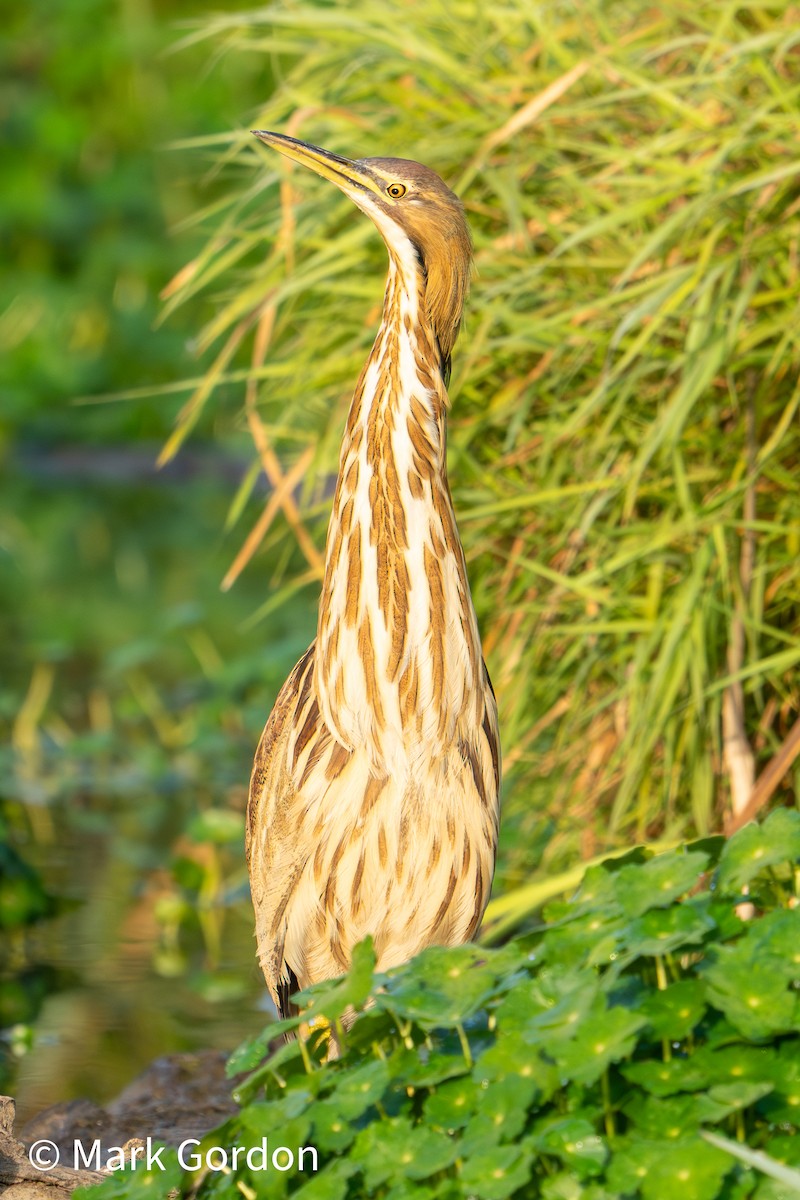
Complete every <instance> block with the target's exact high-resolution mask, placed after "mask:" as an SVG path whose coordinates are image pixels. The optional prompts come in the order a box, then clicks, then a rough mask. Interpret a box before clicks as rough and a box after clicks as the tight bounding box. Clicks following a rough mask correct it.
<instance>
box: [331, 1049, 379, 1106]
mask: <svg viewBox="0 0 800 1200" xmlns="http://www.w3.org/2000/svg"><path fill="white" fill-rule="evenodd" d="M389 1079H390V1074H389V1067H388V1065H387V1063H385V1062H383V1061H382V1060H381V1059H377V1060H373V1061H372V1062H367V1063H365V1064H364V1065H363V1066H361V1067H358V1068H357V1069H355V1070H352V1071H347V1072H342V1074H341V1075H339V1076H338V1078H337V1081H336V1088H335V1090H334V1091H333V1092H332V1093H331V1095H330V1096H329V1097H328V1099H329V1101H330V1102H331V1104H336V1105H337V1106H338V1108H339V1111H340V1113H341V1115H342V1116H343V1117H344V1118H345V1119H346V1120H348V1121H352V1120H354V1119H355V1118H356V1117H360V1116H361V1114H362V1113H364V1112H366V1110H367V1109H368V1108H370V1107H371V1105H373V1104H375V1103H376V1101H378V1100H380V1098H381V1096H382V1095H383V1094H384V1092H385V1091H386V1088H387V1087H388V1084H389Z"/></svg>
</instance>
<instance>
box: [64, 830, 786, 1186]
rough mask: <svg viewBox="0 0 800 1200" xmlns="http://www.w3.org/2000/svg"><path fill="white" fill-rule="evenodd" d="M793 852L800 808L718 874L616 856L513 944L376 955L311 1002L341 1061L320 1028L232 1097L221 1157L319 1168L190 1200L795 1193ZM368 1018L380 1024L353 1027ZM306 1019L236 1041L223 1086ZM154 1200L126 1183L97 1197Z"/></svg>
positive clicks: (210, 1180) (761, 833)
mask: <svg viewBox="0 0 800 1200" xmlns="http://www.w3.org/2000/svg"><path fill="white" fill-rule="evenodd" d="M756 835H757V840H758V844H759V846H760V847H761V848H762V849H763V850H764V860H765V865H764V866H762V868H761V871H760V872H759V873H758V874H753V875H752V876H751V877H750V879H751V894H752V895H753V896H760V897H763V896H767V897H768V900H767V901H766V902H764V905H763V908H761V909H760V910H759V911H758V913H757V915H756V916H755V917H754V918H753V919H751V920H747V921H744V920H741V919H739V918H738V917H737V916H736V915H735V910H736V906H737V904H738V903H739V902H740V901H741V894H740V892H739V890H738V887H737V886H736V884H731V883H730V882H727V883H726V879H727V880H730V878H731V875H730V866H729V864H730V863H731V862H736V861H739V857H740V856H746V855H747V854H748V853H749V847H751V846H752V844H753V840H754V838H755V837H756ZM798 835H800V814H797V813H790V812H786V811H783V812H781V811H779V812H776V813H774V814H773V815H772V816H771V817H770V818H769V819H768V820H767V821H766V822H765V823H764V825H762V826H761V827H760V828H758V829H757V830H756V829H755V828H754V827H752V826H748V827H747V828H746V829H744V830H742V831H741V832H740V833H739V834H737V835H736V837H734V838H733V839H732V840H731V842H730V843H729V844H728V845H727V846H726V848H725V851H724V853H723V854H722V856H721V857H720V859H719V862H717V861H716V858H717V854H716V853H715V851H718V850H719V846H718V844H717V843H713V844H712V847H711V848H710V849H703V848H700V847H699V846H697V845H695V846H688V847H681V848H679V849H676V850H673V851H670V852H667V853H665V854H662V855H659V856H656V857H651V858H646V859H645V860H644V861H642V862H638V863H632V862H628V863H626V864H624V865H622V866H620V865H619V863H617V862H614V861H609V862H607V863H605V864H603V865H601V866H599V867H595V868H593V869H591V870H589V871H587V873H586V877H585V879H584V882H583V884H582V885H581V887H580V888H579V889H578V891H577V892H576V894H575V895H574V896H573V897H572V899H571V900H569V901H567V902H563V903H559V904H554V905H552V906H551V909H550V910H549V911H548V913H547V914H546V918H547V919H546V920H545V922H544V923H543V924H542V925H541V926H540V928H539V929H538V930H537V931H536V932H535V933H532V934H529V935H527V936H526V937H524V938H520V939H518V940H516V941H514V942H511V943H509V944H508V945H506V946H504V947H501V948H500V949H497V950H487V949H482V948H480V947H478V946H459V947H454V948H452V949H440V948H431V949H429V950H426V951H424V952H423V953H422V954H420V955H418V956H417V958H416V959H414V960H413V961H412V962H411V963H409V964H408V965H406V966H404V967H399V968H396V969H394V970H391V971H388V972H387V973H385V974H378V975H374V977H373V971H374V961H375V960H374V954H373V951H372V947H371V945H370V944H369V943H368V942H367V943H365V944H363V945H362V946H361V947H359V949H358V954H357V960H356V961H355V962H354V966H353V970H352V972H351V974H350V975H349V976H348V977H346V978H345V979H343V980H341V981H337V982H335V983H333V984H331V983H323V984H319V985H317V986H315V987H313V988H310V989H308V991H307V992H305V993H304V994H303V995H302V996H301V997H300V1002H301V1003H303V1004H305V1005H307V1006H308V1005H310V1006H311V1008H312V1012H314V1013H316V1014H324V1015H325V1016H326V1017H327V1018H328V1019H329V1020H330V1021H331V1022H333V1023H334V1025H335V1026H336V1027H337V1030H338V1037H339V1040H340V1043H341V1047H342V1051H343V1052H342V1056H341V1057H340V1058H339V1059H337V1060H336V1061H334V1062H325V1061H324V1053H325V1045H326V1041H325V1039H324V1038H320V1036H319V1035H318V1034H316V1033H312V1035H311V1038H310V1040H309V1041H308V1042H306V1043H303V1042H298V1041H292V1042H289V1043H288V1044H284V1045H282V1046H280V1047H279V1048H278V1049H277V1050H273V1052H272V1053H271V1055H270V1056H269V1057H268V1058H267V1060H266V1061H265V1062H264V1063H263V1064H261V1065H259V1066H256V1068H255V1070H254V1071H252V1072H251V1074H250V1075H249V1076H248V1077H247V1078H246V1079H244V1081H241V1082H239V1083H238V1084H237V1090H236V1093H235V1094H236V1096H237V1099H238V1100H239V1102H240V1104H241V1105H242V1108H241V1111H240V1113H239V1114H238V1115H237V1116H236V1117H234V1118H233V1119H231V1120H230V1121H229V1122H227V1124H226V1125H224V1126H222V1128H221V1129H219V1130H216V1131H214V1132H213V1133H211V1134H209V1135H207V1137H206V1138H205V1140H204V1145H206V1146H212V1145H213V1146H222V1147H228V1148H232V1147H236V1146H238V1147H243V1148H250V1147H257V1146H259V1145H260V1142H261V1138H262V1137H264V1136H265V1135H267V1136H268V1138H269V1142H270V1146H272V1147H273V1149H274V1148H276V1147H277V1146H278V1145H281V1146H286V1147H290V1148H292V1149H293V1151H294V1153H295V1156H297V1154H298V1152H299V1148H300V1147H301V1146H307V1147H310V1146H313V1147H315V1148H316V1150H317V1152H318V1155H319V1161H318V1168H319V1169H318V1172H317V1173H316V1174H309V1173H308V1172H306V1171H302V1172H301V1171H299V1170H296V1169H295V1170H294V1171H288V1172H286V1173H280V1172H278V1171H276V1170H274V1169H267V1170H266V1171H263V1172H259V1171H257V1170H251V1169H250V1168H248V1167H246V1166H241V1167H240V1168H235V1169H233V1170H232V1172H231V1173H230V1174H220V1173H218V1172H217V1173H208V1174H205V1175H204V1176H203V1175H200V1176H194V1177H190V1176H189V1175H186V1176H184V1178H183V1180H182V1183H181V1181H178V1182H179V1184H180V1186H181V1188H182V1190H181V1193H180V1194H182V1195H188V1194H189V1192H190V1189H192V1188H196V1189H197V1190H196V1194H197V1195H198V1196H200V1197H203V1196H209V1197H211V1196H214V1197H220V1198H223V1197H225V1198H227V1197H230V1198H231V1200H233V1198H234V1197H237V1196H239V1195H241V1194H244V1195H245V1196H249V1195H253V1196H276V1197H278V1196H288V1195H292V1196H298V1197H308V1198H313V1197H320V1198H323V1197H325V1198H336V1200H360V1198H362V1197H381V1198H385V1200H400V1198H401V1197H405V1196H409V1197H410V1196H412V1195H413V1196H423V1197H430V1198H433V1197H452V1198H453V1200H455V1198H457V1197H469V1196H479V1197H481V1200H484V1198H486V1200H504V1198H505V1197H512V1196H515V1197H519V1198H523V1197H524V1198H526V1200H527V1198H528V1197H531V1198H534V1197H542V1198H543V1200H545V1198H546V1200H557V1198H562V1200H569V1198H571V1197H576V1198H577V1197H588V1198H591V1200H615V1198H620V1200H621V1198H623V1197H629V1198H630V1200H634V1198H635V1197H641V1200H715V1198H719V1200H732V1198H733V1197H736V1198H737V1200H748V1198H750V1197H752V1198H753V1200H756V1198H759V1200H764V1198H765V1197H767V1196H776V1195H779V1194H785V1195H786V1196H787V1197H790V1196H791V1195H794V1194H797V1189H798V1187H800V1172H798V1170H797V1168H798V1167H800V1130H799V1129H798V1114H800V1009H798V979H799V978H800V974H799V972H798V947H800V908H798V906H797V895H796V890H795V870H796V867H797V857H798V856H797V855H796V854H795V853H794V852H793V851H791V850H790V849H787V847H789V846H791V845H792V844H793V843H794V840H795V839H796V838H797V836H798ZM703 879H706V880H707V881H709V882H710V883H711V886H710V887H705V888H702V887H701V886H700V884H701V881H702V880H703ZM365 982H367V984H368V987H367V988H365ZM367 991H369V994H370V998H369V1002H368V1003H367V1004H366V1005H364V1000H365V998H366V995H367ZM351 1005H352V1006H354V1007H357V1008H360V1009H363V1011H362V1012H361V1015H360V1016H359V1017H358V1018H357V1019H356V1020H355V1022H354V1023H353V1021H352V1017H347V1016H346V1012H347V1010H348V1009H349V1008H350V1006H351ZM342 1018H344V1021H343V1020H342ZM292 1024H294V1022H282V1023H280V1024H279V1025H273V1026H268V1027H267V1029H266V1030H265V1031H264V1035H263V1036H262V1037H260V1038H256V1039H254V1040H253V1041H251V1042H248V1043H246V1044H245V1045H244V1046H242V1047H240V1049H239V1050H238V1051H237V1053H236V1054H235V1055H234V1057H233V1058H232V1059H231V1062H230V1064H229V1071H230V1073H231V1074H232V1075H233V1074H236V1073H238V1072H240V1071H242V1070H246V1069H248V1068H252V1067H253V1066H255V1064H256V1063H257V1062H258V1059H259V1058H260V1056H261V1055H262V1054H263V1053H264V1050H265V1049H266V1047H267V1045H268V1039H270V1038H272V1039H273V1043H272V1044H273V1046H274V1044H275V1042H274V1037H275V1035H277V1034H278V1033H279V1032H281V1031H283V1030H285V1029H286V1028H287V1027H289V1026H290V1025H292ZM709 1131H711V1132H710V1136H709V1137H708V1138H707V1137H706V1134H707V1133H708V1132H709ZM720 1135H721V1136H720ZM242 1154H244V1150H242ZM754 1168H755V1169H754ZM171 1182H172V1183H173V1184H174V1183H175V1182H176V1181H175V1179H174V1177H173V1178H172V1179H171ZM781 1188H783V1189H785V1190H784V1192H783V1193H781V1191H780V1189H781ZM775 1189H778V1190H777V1191H776V1190H775ZM793 1189H794V1190H793ZM144 1194H145V1190H144V1189H142V1188H141V1187H140V1184H139V1182H138V1181H137V1180H136V1179H135V1178H133V1177H130V1179H129V1180H128V1182H127V1184H126V1185H125V1186H123V1184H122V1181H121V1180H120V1179H115V1180H114V1182H113V1183H109V1184H106V1185H103V1187H102V1188H101V1189H100V1190H99V1191H97V1192H94V1191H93V1192H92V1193H91V1195H92V1196H93V1197H97V1200H102V1197H103V1196H104V1195H108V1196H118V1197H120V1198H122V1197H125V1198H130V1200H136V1198H138V1197H140V1196H142V1195H144ZM192 1194H195V1193H194V1192H193V1193H192ZM87 1195H88V1193H87Z"/></svg>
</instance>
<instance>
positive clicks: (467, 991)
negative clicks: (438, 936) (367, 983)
mask: <svg viewBox="0 0 800 1200" xmlns="http://www.w3.org/2000/svg"><path fill="white" fill-rule="evenodd" d="M490 954H491V951H487V950H481V949H480V948H479V947H477V946H474V945H468V946H455V947H452V948H451V949H449V950H447V949H443V948H442V947H439V946H433V947H431V948H430V949H429V950H423V952H422V953H421V954H418V955H417V957H416V958H415V959H414V960H413V962H412V963H411V964H410V966H409V967H404V968H401V969H397V970H395V971H391V972H389V974H388V975H387V976H385V977H384V988H383V990H382V991H381V992H379V993H378V994H377V995H376V997H375V1003H376V1005H377V1006H378V1007H381V1008H384V1009H386V1010H387V1011H389V1012H391V1013H395V1014H396V1015H397V1016H399V1017H403V1018H406V1019H410V1020H413V1021H420V1022H424V1023H426V1024H428V1025H436V1024H441V1025H453V1024H460V1023H461V1022H463V1021H465V1020H466V1019H467V1018H468V1017H470V1016H472V1015H473V1013H475V1012H477V1010H478V1009H479V1008H480V1007H481V1005H482V1004H485V1003H486V1002H487V1001H488V1000H489V999H490V998H491V997H492V996H493V995H494V994H495V991H496V972H495V968H494V966H493V965H492V964H491V962H490V961H488V959H489V955H490Z"/></svg>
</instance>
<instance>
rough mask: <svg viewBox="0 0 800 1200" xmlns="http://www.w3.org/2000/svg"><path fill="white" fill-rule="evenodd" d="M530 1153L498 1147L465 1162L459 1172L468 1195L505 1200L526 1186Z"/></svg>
mask: <svg viewBox="0 0 800 1200" xmlns="http://www.w3.org/2000/svg"><path fill="white" fill-rule="evenodd" d="M530 1174H531V1155H530V1152H529V1151H528V1150H526V1149H524V1148H522V1147H519V1146H497V1147H495V1148H494V1149H491V1150H486V1151H484V1152H483V1153H481V1154H475V1155H473V1156H472V1157H471V1158H469V1159H468V1160H466V1161H465V1162H464V1163H463V1165H462V1167H461V1171H460V1177H461V1182H462V1184H463V1186H464V1188H465V1189H466V1190H467V1194H475V1195H478V1196H480V1198H481V1200H505V1198H506V1197H507V1196H510V1195H511V1194H512V1193H513V1192H515V1191H517V1189H518V1188H521V1187H522V1186H523V1185H524V1184H526V1183H527V1182H528V1180H529V1179H530Z"/></svg>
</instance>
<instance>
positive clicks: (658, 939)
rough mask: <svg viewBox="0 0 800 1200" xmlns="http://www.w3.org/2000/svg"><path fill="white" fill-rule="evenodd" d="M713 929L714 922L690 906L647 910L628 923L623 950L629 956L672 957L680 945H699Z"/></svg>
mask: <svg viewBox="0 0 800 1200" xmlns="http://www.w3.org/2000/svg"><path fill="white" fill-rule="evenodd" d="M714 928H715V925H714V921H713V920H712V918H711V917H710V916H709V915H708V913H707V912H705V911H704V909H703V908H701V907H699V906H697V905H694V904H691V903H686V904H676V905H673V907H672V908H664V909H651V910H650V911H649V912H646V913H645V914H644V915H643V916H641V917H637V918H636V919H635V920H634V921H631V923H630V925H629V926H628V931H627V937H626V950H627V952H628V953H630V954H635V955H639V954H643V955H646V956H648V957H653V956H655V955H664V954H672V953H673V952H674V951H675V950H680V949H681V948H682V947H684V946H697V945H699V944H700V943H701V942H702V941H703V939H704V938H705V937H706V936H707V935H708V934H709V933H711V931H712V930H713V929H714Z"/></svg>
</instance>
